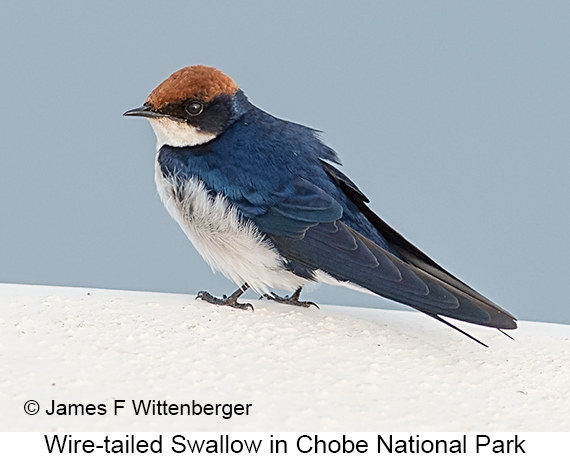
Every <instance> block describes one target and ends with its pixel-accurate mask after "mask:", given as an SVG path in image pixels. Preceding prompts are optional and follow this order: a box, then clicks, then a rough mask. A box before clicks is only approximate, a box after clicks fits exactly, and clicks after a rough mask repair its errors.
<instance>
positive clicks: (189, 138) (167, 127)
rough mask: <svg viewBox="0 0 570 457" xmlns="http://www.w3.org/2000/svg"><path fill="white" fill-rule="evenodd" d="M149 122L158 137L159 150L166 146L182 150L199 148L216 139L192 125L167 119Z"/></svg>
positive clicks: (161, 118) (154, 119) (153, 119)
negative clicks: (191, 147)
mask: <svg viewBox="0 0 570 457" xmlns="http://www.w3.org/2000/svg"><path fill="white" fill-rule="evenodd" d="M149 122H150V125H151V126H152V129H153V130H154V134H155V135H156V149H157V150H158V149H160V148H161V147H162V146H164V145H165V144H167V145H168V146H174V147H178V148H181V147H184V146H197V145H198V144H203V143H207V142H208V141H210V140H213V139H214V138H216V135H214V134H213V133H205V132H202V131H200V130H199V129H198V128H196V127H194V126H192V125H189V124H186V123H185V122H177V121H175V120H173V119H169V118H167V117H158V118H149Z"/></svg>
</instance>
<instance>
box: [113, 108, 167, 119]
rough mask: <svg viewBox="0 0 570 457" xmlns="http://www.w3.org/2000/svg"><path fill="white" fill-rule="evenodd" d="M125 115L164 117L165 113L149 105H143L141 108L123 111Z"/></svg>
mask: <svg viewBox="0 0 570 457" xmlns="http://www.w3.org/2000/svg"><path fill="white" fill-rule="evenodd" d="M123 116H141V117H163V116H164V115H163V114H160V113H157V112H156V111H153V110H152V109H151V108H150V107H149V106H144V105H143V106H141V107H139V108H135V109H130V110H128V111H125V112H124V113H123Z"/></svg>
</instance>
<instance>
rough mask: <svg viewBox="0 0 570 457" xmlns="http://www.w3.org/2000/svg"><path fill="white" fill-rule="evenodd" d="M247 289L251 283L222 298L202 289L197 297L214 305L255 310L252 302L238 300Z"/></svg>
mask: <svg viewBox="0 0 570 457" xmlns="http://www.w3.org/2000/svg"><path fill="white" fill-rule="evenodd" d="M247 289H249V284H248V283H247V282H246V283H244V284H243V285H242V286H241V287H240V288H239V289H238V290H236V291H235V292H234V293H233V294H231V295H230V296H229V297H228V296H226V295H224V296H223V297H222V298H218V297H214V296H213V295H212V294H210V293H209V292H206V291H205V290H201V291H200V292H198V295H196V299H198V298H199V299H200V300H204V301H207V302H208V303H212V304H214V305H223V306H231V307H232V308H237V309H251V310H252V311H253V305H252V304H251V303H238V301H237V300H238V298H239V297H241V296H242V294H243V293H244V292H245V291H246V290H247Z"/></svg>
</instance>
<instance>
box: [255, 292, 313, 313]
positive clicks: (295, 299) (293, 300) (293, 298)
mask: <svg viewBox="0 0 570 457" xmlns="http://www.w3.org/2000/svg"><path fill="white" fill-rule="evenodd" d="M262 298H265V299H267V300H272V301H275V302H277V303H283V304H285V305H293V306H301V307H302V308H310V307H311V306H314V307H315V308H317V309H320V308H319V305H317V304H316V303H313V302H312V301H300V300H299V293H297V292H295V293H293V294H291V295H290V296H287V297H280V296H279V295H277V294H276V293H275V292H271V294H263V297H262Z"/></svg>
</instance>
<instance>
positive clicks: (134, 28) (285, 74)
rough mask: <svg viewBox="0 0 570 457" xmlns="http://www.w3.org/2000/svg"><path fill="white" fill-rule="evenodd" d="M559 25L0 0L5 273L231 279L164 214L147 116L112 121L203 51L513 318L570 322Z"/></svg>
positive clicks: (563, 20)
mask: <svg viewBox="0 0 570 457" xmlns="http://www.w3.org/2000/svg"><path fill="white" fill-rule="evenodd" d="M568 24H570V3H568V2H565V1H559V2H553V1H541V2H534V1H533V2H528V1H522V0H521V1H510V2H496V1H465V2H456V1H452V0H450V1H415V2H414V1H407V2H400V1H391V2H378V1H362V2H329V1H287V2H279V3H277V2H266V1H247V2H233V1H225V2H221V1H212V2H196V1H162V2H154V1H153V2H151V1H121V2H114V1H113V2H111V1H97V2H90V3H87V2H76V1H60V0H54V1H52V2H43V1H27V2H2V4H1V5H0V55H1V61H2V64H1V66H0V95H1V100H2V102H3V106H2V109H1V110H0V119H1V123H0V125H1V126H2V127H1V128H2V156H1V157H2V166H1V167H0V195H1V198H0V215H1V216H0V217H1V218H0V281H2V282H14V283H28V284H54V285H69V286H86V287H104V288H121V289H139V290H153V291H169V292H182V293H188V294H191V295H193V294H194V293H195V292H197V291H198V290H200V289H207V290H209V291H211V292H213V293H216V294H222V293H228V292H231V291H233V289H234V285H233V284H231V283H230V282H229V281H227V280H226V279H225V278H223V276H221V275H220V274H216V275H214V274H212V273H211V271H210V270H209V268H208V267H207V266H206V264H205V263H204V262H203V261H202V259H201V258H200V257H199V255H198V254H197V253H196V252H195V251H194V249H193V247H192V245H191V244H190V242H189V241H187V240H186V238H185V236H184V235H183V233H182V231H181V230H180V229H179V228H178V227H177V225H176V223H175V222H174V221H172V220H171V219H170V218H169V216H168V215H167V213H166V211H165V210H164V208H163V207H162V204H161V203H160V201H159V199H158V197H157V195H156V190H155V187H154V182H153V167H154V156H155V149H154V148H155V139H154V135H153V133H152V131H151V128H150V126H149V125H148V123H147V122H146V121H144V120H141V119H129V118H123V117H121V114H122V113H123V112H124V111H126V110H127V109H130V108H134V107H136V106H139V105H140V104H141V103H142V102H143V101H144V99H145V98H146V96H147V95H148V93H149V92H150V91H151V90H152V89H153V88H154V87H155V86H156V85H157V84H158V83H160V82H161V81H162V80H163V79H164V78H166V77H167V76H168V75H169V74H170V73H172V72H173V71H175V70H177V69H179V68H181V67H184V66H187V65H194V64H206V65H212V66H216V67H218V68H219V69H221V70H222V71H224V72H225V73H227V74H228V75H230V76H231V77H232V78H233V79H234V80H235V81H236V82H237V83H238V84H239V85H240V87H241V88H242V89H243V90H244V91H245V93H246V94H247V95H248V96H249V98H250V100H251V101H252V102H253V103H254V104H256V105H257V106H259V107H260V108H262V109H264V110H266V111H268V112H270V113H272V114H274V115H276V116H278V117H282V118H285V119H289V120H293V121H295V122H299V123H302V124H306V125H309V126H311V127H314V128H317V129H319V130H322V131H323V132H324V134H323V138H324V140H325V142H326V143H328V144H329V145H331V146H332V147H333V148H334V149H336V151H337V152H338V153H339V154H340V156H341V158H342V159H343V162H344V165H345V166H344V171H345V172H346V173H347V174H348V175H349V176H350V177H351V178H352V179H353V180H354V181H355V182H356V183H357V184H358V185H359V186H360V188H361V189H362V190H363V191H364V192H365V193H366V194H367V195H368V197H369V198H370V199H371V201H372V204H371V206H372V208H373V209H374V210H375V211H377V212H378V213H379V214H380V216H381V217H383V218H384V219H385V220H386V221H387V222H388V223H389V224H391V225H392V226H393V227H394V228H396V229H397V230H398V231H400V232H401V233H402V234H403V235H404V236H406V237H407V238H408V239H409V240H410V241H412V242H413V243H414V244H416V245H417V246H418V247H420V248H421V249H423V250H424V251H425V252H426V253H427V254H428V255H430V256H431V257H433V258H434V260H436V261H437V262H438V263H440V264H441V265H443V266H444V267H446V268H448V269H449V270H450V271H451V272H452V273H454V274H455V275H457V276H459V277H460V278H461V279H463V280H464V281H466V282H467V283H468V284H470V285H472V286H473V287H475V288H476V289H478V290H479V291H480V292H482V293H484V294H485V295H487V296H488V297H489V298H491V299H493V300H494V301H496V302H497V303H498V304H500V305H501V306H503V307H504V308H506V309H508V310H509V311H511V312H512V313H514V314H515V315H516V316H517V317H519V318H520V319H532V320H540V321H553V322H564V323H570V300H569V299H568V296H567V284H568V282H569V281H568V274H569V272H570V267H569V266H568V260H567V259H569V258H570V242H569V241H568V234H569V233H570V204H569V197H570V179H569V177H568V174H569V170H570V147H569V146H570V128H569V121H570V88H569V87H570V83H569V81H570V80H569V75H570V52H569V51H570V27H569V26H568ZM249 296H250V297H252V298H253V297H254V295H253V294H251V295H249ZM305 297H306V298H308V299H312V300H315V301H319V302H329V303H333V304H350V305H366V306H372V305H378V306H382V307H393V305H392V304H391V302H389V301H387V300H384V299H380V298H376V297H373V296H367V295H365V294H359V293H357V292H352V291H343V290H341V289H338V288H333V287H329V286H322V287H320V288H318V289H317V290H316V291H314V292H312V293H309V294H307V295H305Z"/></svg>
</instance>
